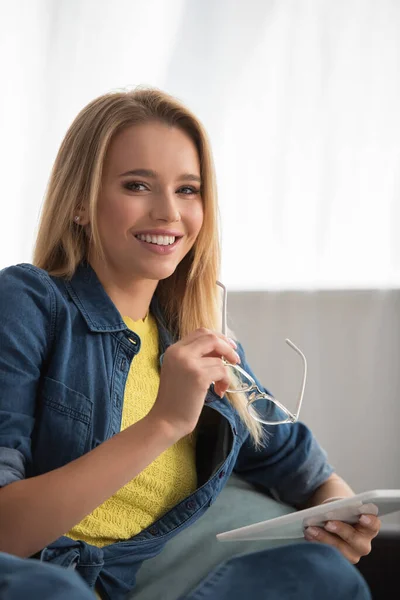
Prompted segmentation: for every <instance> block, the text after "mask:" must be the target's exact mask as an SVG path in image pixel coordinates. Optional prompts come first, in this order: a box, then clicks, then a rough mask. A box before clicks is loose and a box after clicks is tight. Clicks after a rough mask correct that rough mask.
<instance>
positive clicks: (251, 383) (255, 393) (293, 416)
mask: <svg viewBox="0 0 400 600" xmlns="http://www.w3.org/2000/svg"><path fill="white" fill-rule="evenodd" d="M216 283H217V285H218V286H219V287H220V288H221V289H222V291H223V296H222V326H221V327H222V334H223V335H225V336H227V329H228V327H227V297H228V292H227V289H226V287H225V286H224V284H223V283H221V282H220V281H217V282H216ZM285 341H286V343H287V344H288V346H289V347H290V348H292V349H293V350H294V351H295V352H296V354H297V355H298V356H300V358H301V360H302V365H303V378H302V383H301V388H300V393H299V396H298V399H297V404H296V410H295V412H294V413H292V412H291V411H290V410H288V409H287V408H286V407H285V406H284V405H283V404H282V403H281V402H279V400H277V399H276V398H274V397H273V396H270V395H269V394H267V393H266V392H263V391H262V390H260V388H259V387H258V385H257V383H256V382H255V380H254V378H253V377H252V376H251V375H250V374H249V373H247V371H245V370H244V369H243V368H242V367H240V366H239V365H233V364H231V363H229V362H228V361H227V360H225V358H223V357H222V360H223V362H224V364H225V365H226V366H227V367H230V368H231V369H232V370H233V371H237V372H238V373H240V375H242V377H244V378H245V381H247V385H245V386H244V387H243V388H241V389H240V390H231V389H228V390H227V392H230V393H232V394H235V393H241V392H244V393H245V394H250V396H249V397H248V399H247V411H248V413H249V414H250V416H251V417H252V418H253V419H254V420H255V421H258V422H259V423H263V424H264V425H283V424H284V423H295V422H296V421H297V420H298V418H299V414H300V410H301V405H302V403H303V397H304V390H305V387H306V380H307V359H306V357H305V356H304V354H303V352H302V351H301V350H300V348H298V347H297V346H296V344H294V343H293V342H292V341H291V340H289V339H288V338H286V340H285ZM257 400H270V401H271V402H273V403H274V404H276V406H277V407H278V408H279V409H280V410H282V411H283V412H284V413H285V414H286V415H287V417H286V419H283V420H281V421H267V420H265V419H261V418H260V417H259V416H258V415H257V413H256V411H255V410H254V408H253V406H252V405H253V404H254V403H255V402H257Z"/></svg>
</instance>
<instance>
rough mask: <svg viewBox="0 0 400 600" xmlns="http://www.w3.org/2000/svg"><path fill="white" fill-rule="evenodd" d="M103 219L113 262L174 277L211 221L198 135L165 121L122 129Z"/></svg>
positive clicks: (107, 178)
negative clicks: (205, 205)
mask: <svg viewBox="0 0 400 600" xmlns="http://www.w3.org/2000/svg"><path fill="white" fill-rule="evenodd" d="M86 214H87V211H86ZM81 223H82V225H85V223H84V222H82V221H81ZM97 223H98V229H99V235H100V239H101V242H102V245H103V249H104V253H105V257H106V260H107V264H108V268H109V269H112V270H113V271H114V272H115V273H117V274H120V275H124V276H129V277H130V278H132V279H135V280H140V279H147V280H153V281H159V280H160V279H165V278H166V277H169V276H170V275H171V274H172V273H173V272H174V271H175V269H176V267H177V266H178V264H179V263H180V262H181V260H182V259H183V258H184V256H185V255H186V254H187V253H188V252H189V250H190V249H191V248H192V246H193V244H194V243H195V241H196V238H197V236H198V234H199V231H200V229H201V226H202V223H203V203H202V198H201V181H200V162H199V156H198V153H197V149H196V146H195V144H194V142H193V141H192V139H191V138H190V137H189V136H188V135H187V134H186V133H185V132H183V131H182V130H181V129H178V128H177V127H170V126H167V125H164V124H162V123H159V122H150V123H146V124H141V125H134V126H131V127H129V128H127V129H125V130H123V131H122V132H120V133H119V134H117V135H116V136H115V138H114V139H113V141H112V143H111V145H110V148H109V150H108V153H107V157H106V161H105V164H104V171H103V178H102V187H101V194H100V197H99V199H98V209H97ZM91 262H92V261H91Z"/></svg>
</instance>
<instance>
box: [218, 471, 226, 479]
mask: <svg viewBox="0 0 400 600" xmlns="http://www.w3.org/2000/svg"><path fill="white" fill-rule="evenodd" d="M224 475H225V471H221V473H220V474H219V475H218V477H219V478H220V479H222V478H223V476H224Z"/></svg>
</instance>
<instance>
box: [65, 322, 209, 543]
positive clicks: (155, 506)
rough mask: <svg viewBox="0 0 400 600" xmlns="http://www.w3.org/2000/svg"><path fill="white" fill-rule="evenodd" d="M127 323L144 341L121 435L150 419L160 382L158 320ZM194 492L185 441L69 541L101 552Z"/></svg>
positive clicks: (191, 453)
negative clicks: (99, 548)
mask: <svg viewBox="0 0 400 600" xmlns="http://www.w3.org/2000/svg"><path fill="white" fill-rule="evenodd" d="M124 321H125V323H126V325H127V326H128V327H129V328H130V329H131V330H132V331H134V332H135V333H137V334H138V336H139V337H140V340H141V348H140V351H139V352H138V354H137V355H136V356H135V357H134V358H133V360H132V364H131V368H130V370H129V374H128V378H127V382H126V387H125V394H124V405H123V411H122V422H121V430H123V429H125V428H126V427H129V425H132V424H133V423H136V422H137V421H139V420H140V419H142V418H143V417H144V416H146V414H147V413H148V412H149V411H150V409H151V408H152V406H153V404H154V402H155V400H156V396H157V392H158V387H159V382H160V375H159V360H158V356H159V349H158V348H159V347H158V330H157V324H156V322H155V319H154V317H153V316H152V315H151V314H150V315H148V316H147V317H146V318H145V319H144V320H140V321H133V320H132V319H130V318H129V317H124ZM196 486H197V476H196V459H195V442H194V436H191V437H189V436H186V437H184V438H182V439H180V440H179V441H178V442H177V443H176V444H174V445H173V446H170V447H169V448H168V449H167V450H165V452H163V453H162V454H160V456H158V457H157V458H156V459H155V460H154V461H153V462H152V463H151V464H150V465H149V466H148V467H146V468H145V469H144V470H143V471H142V472H141V473H139V475H137V476H136V477H135V478H134V479H132V480H131V481H130V482H129V483H127V484H126V485H125V486H124V487H123V488H121V489H120V490H118V492H116V494H114V496H112V497H111V498H109V499H108V500H106V501H105V502H104V503H103V504H101V505H100V506H99V507H98V508H96V509H95V510H94V511H93V512H92V513H91V514H90V515H88V516H87V517H85V518H84V519H83V520H82V521H81V522H80V523H78V525H76V526H75V527H74V528H73V529H72V530H71V531H70V532H69V533H67V534H66V535H68V537H70V538H72V539H74V540H83V541H85V542H87V543H88V544H92V545H94V546H99V547H102V546H106V545H107V544H112V543H113V542H117V541H120V540H127V539H129V538H131V537H132V536H134V535H136V534H137V533H139V532H140V531H142V530H143V529H145V528H146V527H148V526H149V525H151V523H154V521H156V520H157V519H159V518H160V517H161V516H162V515H163V514H165V513H166V512H168V511H169V510H170V509H171V508H172V507H173V506H175V505H176V504H178V503H179V502H180V501H181V500H183V499H184V498H185V497H187V496H189V495H190V494H192V493H193V492H194V491H195V489H196Z"/></svg>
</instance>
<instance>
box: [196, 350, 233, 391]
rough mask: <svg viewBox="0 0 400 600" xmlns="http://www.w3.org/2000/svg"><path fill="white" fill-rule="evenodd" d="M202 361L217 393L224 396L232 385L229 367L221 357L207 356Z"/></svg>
mask: <svg viewBox="0 0 400 600" xmlns="http://www.w3.org/2000/svg"><path fill="white" fill-rule="evenodd" d="M202 362H203V364H204V368H205V369H206V370H207V376H208V377H210V379H211V381H212V382H213V383H214V390H215V393H216V394H218V395H219V396H221V398H222V397H223V396H224V394H225V393H226V390H227V389H228V388H229V385H230V376H229V370H228V367H226V366H225V365H224V363H223V362H222V361H221V359H220V358H205V359H203V361H202Z"/></svg>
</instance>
